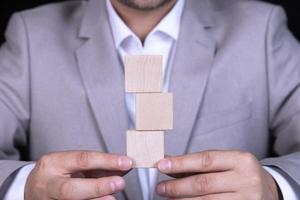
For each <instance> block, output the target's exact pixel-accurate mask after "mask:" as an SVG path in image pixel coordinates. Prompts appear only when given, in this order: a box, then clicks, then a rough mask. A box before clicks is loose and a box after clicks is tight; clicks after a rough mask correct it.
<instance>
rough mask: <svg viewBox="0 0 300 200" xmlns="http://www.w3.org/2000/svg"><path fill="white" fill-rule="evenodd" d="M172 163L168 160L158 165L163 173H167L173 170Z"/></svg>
mask: <svg viewBox="0 0 300 200" xmlns="http://www.w3.org/2000/svg"><path fill="white" fill-rule="evenodd" d="M171 167H172V163H171V161H170V160H168V159H163V160H161V161H160V162H159V163H158V169H159V170H160V171H162V172H167V171H169V170H170V169H171Z"/></svg>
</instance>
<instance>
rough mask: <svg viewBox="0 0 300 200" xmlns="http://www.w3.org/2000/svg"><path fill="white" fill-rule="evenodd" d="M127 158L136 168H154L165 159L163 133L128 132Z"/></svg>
mask: <svg viewBox="0 0 300 200" xmlns="http://www.w3.org/2000/svg"><path fill="white" fill-rule="evenodd" d="M127 156H129V157H131V158H132V159H133V160H134V168H154V167H155V164H156V163H157V162H158V161H159V160H161V159H163V158H164V132H163V131H134V130H129V131H127Z"/></svg>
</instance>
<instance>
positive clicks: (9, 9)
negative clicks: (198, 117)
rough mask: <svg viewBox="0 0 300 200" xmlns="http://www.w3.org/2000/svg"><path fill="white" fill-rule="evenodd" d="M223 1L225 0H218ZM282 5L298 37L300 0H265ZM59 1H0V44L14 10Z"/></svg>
mask: <svg viewBox="0 0 300 200" xmlns="http://www.w3.org/2000/svg"><path fill="white" fill-rule="evenodd" d="M220 1H225V0H220ZM266 1H269V2H272V3H276V4H280V5H282V6H283V7H284V8H285V10H286V11H287V14H288V18H289V26H290V29H291V30H292V31H293V33H294V34H295V36H296V37H297V38H298V39H300V1H299V0H266ZM50 2H59V0H25V1H22V0H2V1H1V3H0V44H1V43H2V42H3V32H4V30H5V27H6V25H7V21H8V19H9V17H10V16H11V14H12V13H13V12H15V11H19V10H24V9H28V8H32V7H35V6H38V5H41V4H45V3H50Z"/></svg>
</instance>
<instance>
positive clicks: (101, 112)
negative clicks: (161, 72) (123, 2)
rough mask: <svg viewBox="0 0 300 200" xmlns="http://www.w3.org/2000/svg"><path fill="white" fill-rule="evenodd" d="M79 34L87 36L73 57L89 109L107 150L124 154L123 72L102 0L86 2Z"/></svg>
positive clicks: (124, 110) (125, 112)
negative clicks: (77, 66) (74, 57)
mask: <svg viewBox="0 0 300 200" xmlns="http://www.w3.org/2000/svg"><path fill="white" fill-rule="evenodd" d="M95 9H96V10H95ZM80 34H81V37H86V39H84V40H85V41H84V43H83V45H82V46H81V47H80V48H79V49H78V50H77V52H76V57H77V61H78V65H79V71H80V73H81V77H82V80H83V83H84V86H85V88H86V92H87V95H88V99H89V102H90V106H91V109H92V111H93V114H94V116H95V119H96V122H97V124H98V126H99V129H100V132H101V135H102V137H103V139H104V141H105V144H106V147H107V150H108V151H109V152H113V153H122V154H124V153H125V152H126V151H125V141H126V137H125V135H126V134H125V133H126V130H127V128H128V127H129V124H128V123H129V119H128V116H127V111H126V106H125V93H124V75H123V71H122V67H121V64H120V62H119V59H118V55H117V53H116V50H115V48H114V45H113V38H112V34H111V32H110V27H109V22H108V18H107V13H106V9H105V4H104V1H97V0H92V1H89V2H88V4H87V7H86V15H85V16H84V18H83V24H82V26H81V31H80Z"/></svg>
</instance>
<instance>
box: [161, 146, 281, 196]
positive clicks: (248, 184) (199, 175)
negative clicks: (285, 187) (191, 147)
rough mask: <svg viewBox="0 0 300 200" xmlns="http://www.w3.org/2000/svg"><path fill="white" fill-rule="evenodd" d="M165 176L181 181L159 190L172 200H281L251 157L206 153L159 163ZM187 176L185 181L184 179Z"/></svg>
mask: <svg viewBox="0 0 300 200" xmlns="http://www.w3.org/2000/svg"><path fill="white" fill-rule="evenodd" d="M158 168H159V170H160V171H161V172H162V173H165V174H168V175H171V176H175V177H181V178H178V179H174V180H171V181H165V182H162V183H160V184H159V185H158V186H157V188H156V190H157V193H158V194H159V195H161V196H163V197H167V198H171V199H199V200H200V199H201V200H202V199H203V200H204V199H205V200H271V199H272V200H278V199H279V195H278V191H277V185H276V183H275V181H274V180H273V178H272V176H271V175H270V174H269V173H268V172H267V171H265V170H264V169H263V168H262V166H261V164H260V163H259V161H258V160H257V159H256V158H255V156H253V155H252V154H250V153H245V152H237V151H205V152H201V153H195V154H190V155H186V156H177V157H169V158H166V159H163V160H161V161H160V162H159V163H158ZM183 176H184V177H183Z"/></svg>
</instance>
